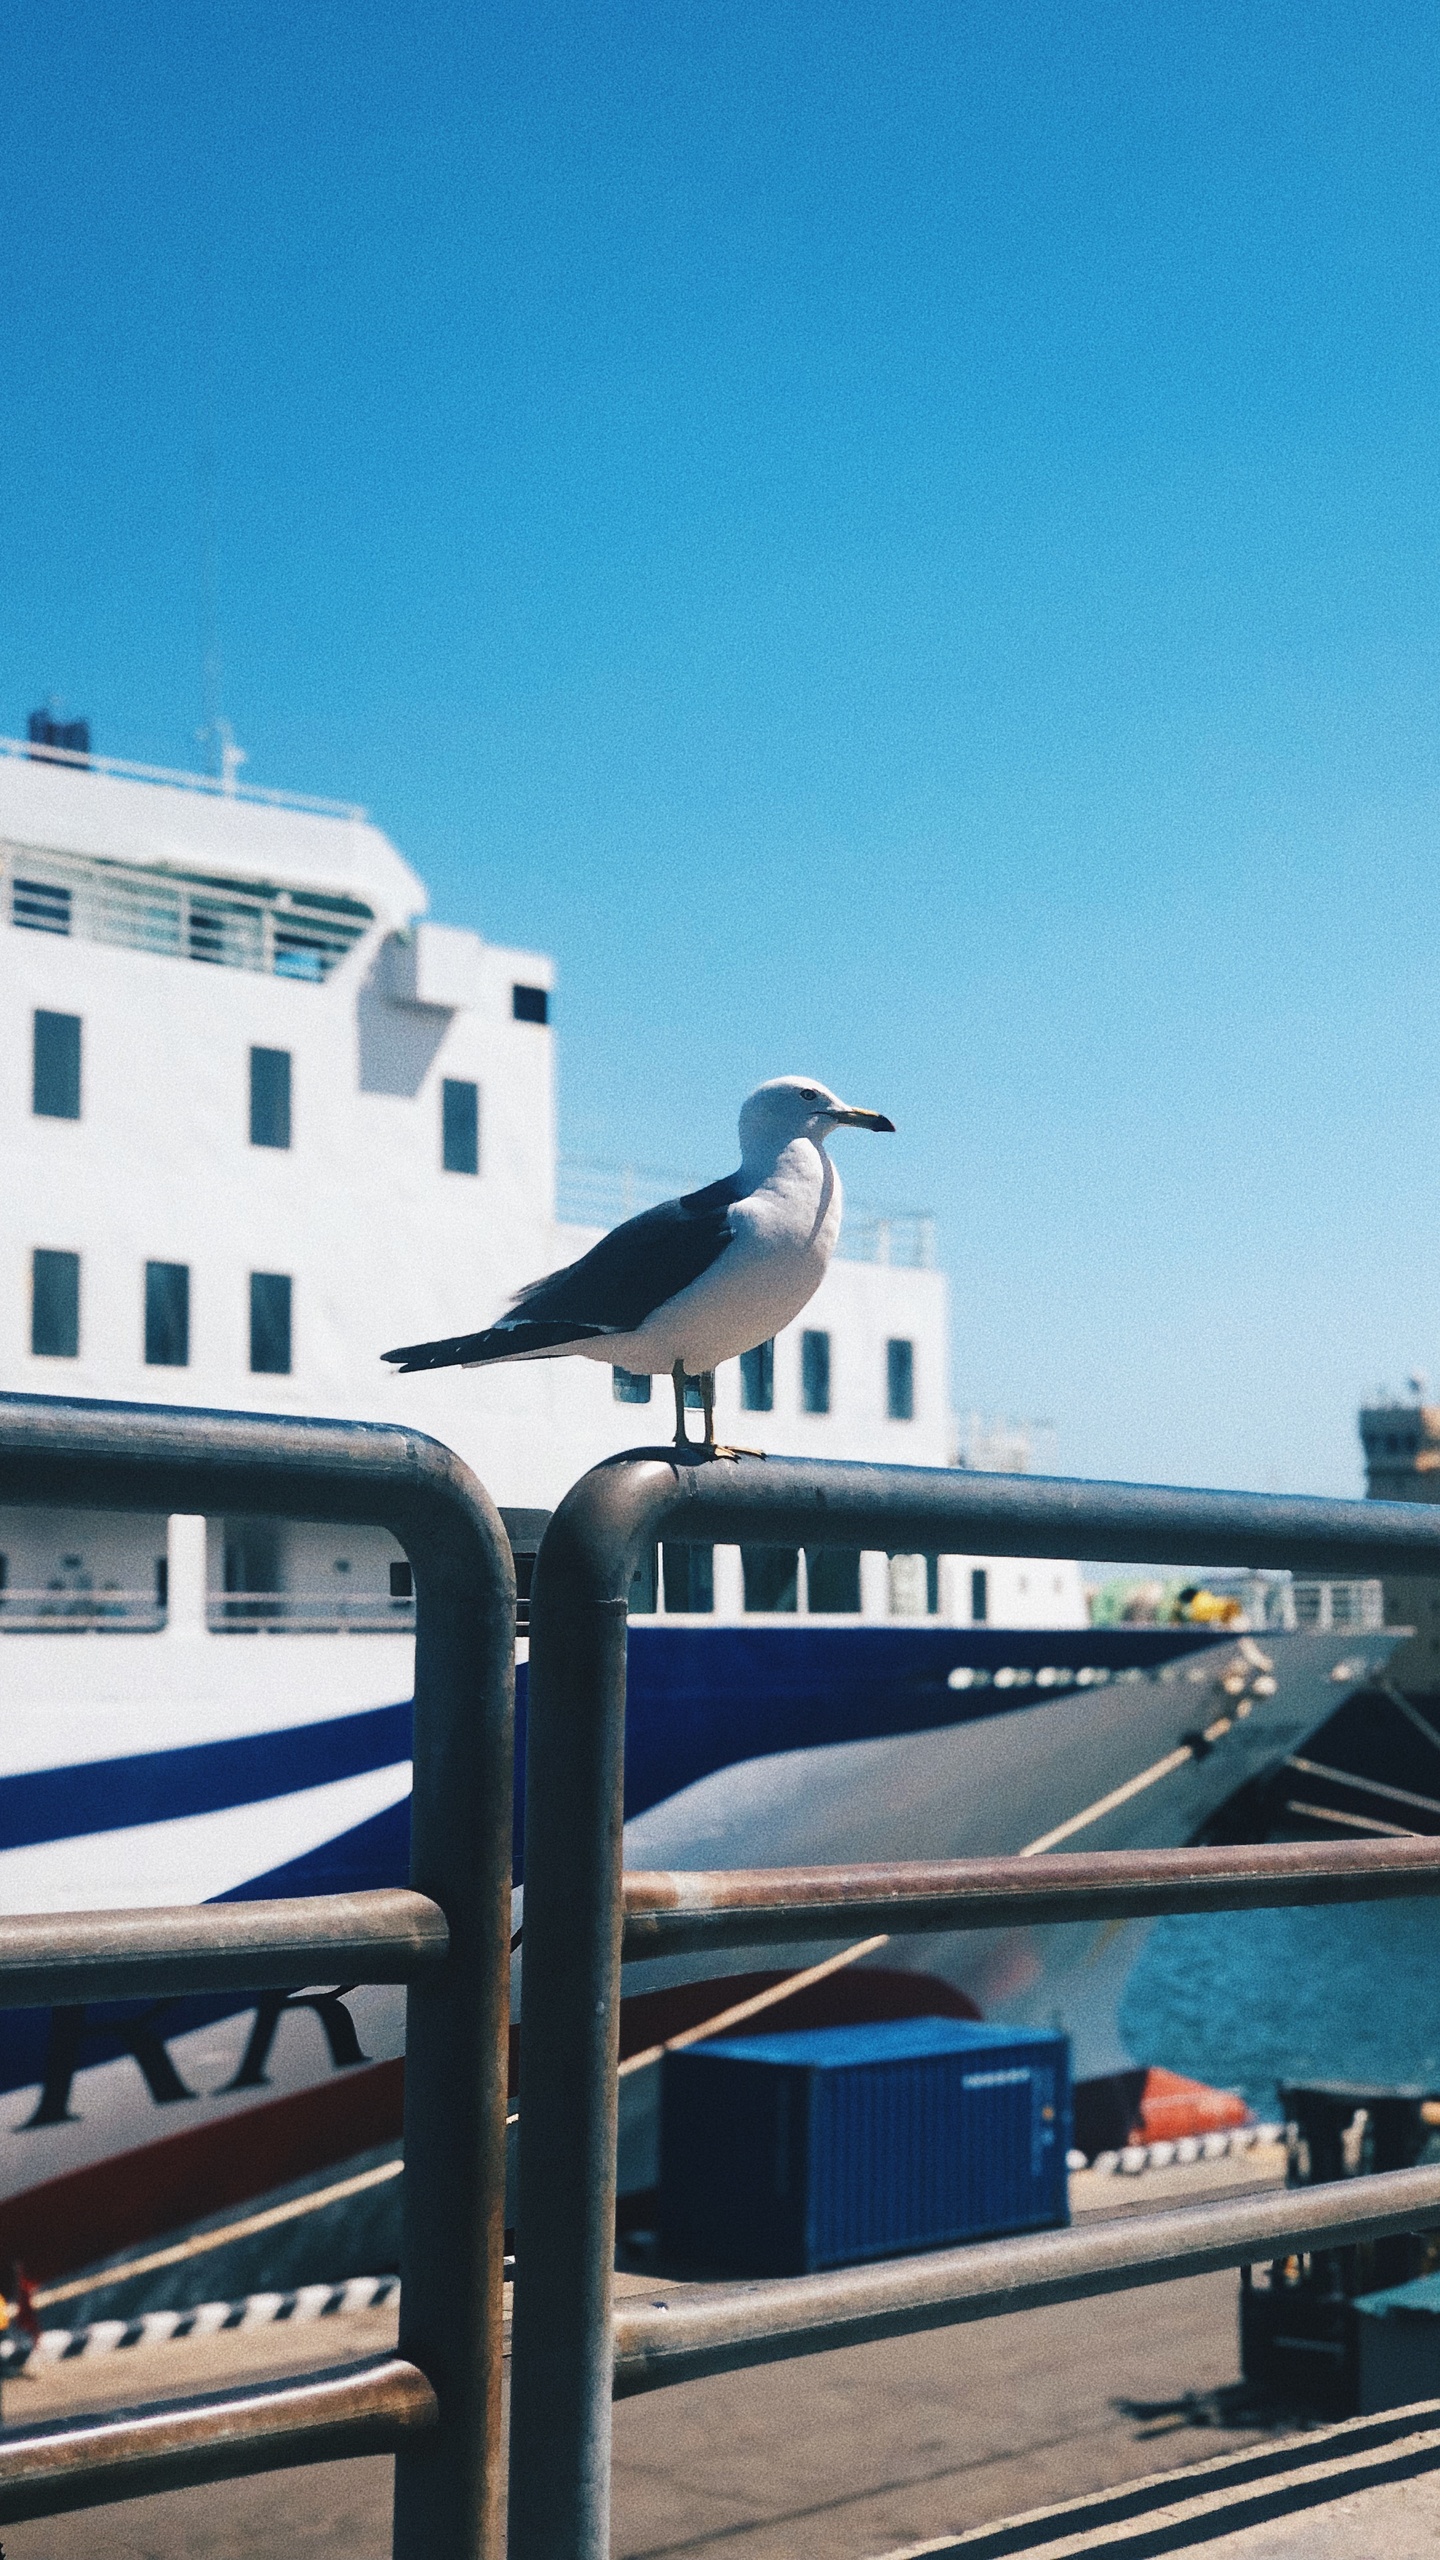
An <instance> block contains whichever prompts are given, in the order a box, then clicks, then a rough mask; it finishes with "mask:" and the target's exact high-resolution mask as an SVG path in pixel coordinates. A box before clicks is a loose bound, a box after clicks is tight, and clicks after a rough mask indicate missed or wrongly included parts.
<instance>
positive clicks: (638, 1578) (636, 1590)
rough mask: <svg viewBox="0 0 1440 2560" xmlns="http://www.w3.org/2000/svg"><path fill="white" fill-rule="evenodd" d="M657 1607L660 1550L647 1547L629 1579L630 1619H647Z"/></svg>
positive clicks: (658, 1599) (658, 1600)
mask: <svg viewBox="0 0 1440 2560" xmlns="http://www.w3.org/2000/svg"><path fill="white" fill-rule="evenodd" d="M659 1605H660V1550H659V1548H658V1547H647V1548H646V1550H645V1553H644V1554H643V1556H642V1557H641V1559H640V1561H639V1563H638V1564H637V1566H636V1567H635V1571H634V1575H633V1576H632V1578H631V1583H630V1614H631V1616H632V1617H642V1618H648V1617H651V1616H653V1614H654V1612H655V1610H656V1609H658V1607H659Z"/></svg>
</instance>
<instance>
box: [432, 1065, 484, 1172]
mask: <svg viewBox="0 0 1440 2560" xmlns="http://www.w3.org/2000/svg"><path fill="white" fill-rule="evenodd" d="M440 1161H441V1163H442V1164H443V1165H444V1168H445V1171H446V1172H447V1173H478V1172H479V1170H480V1087H479V1086H478V1084H464V1083H462V1082H460V1081H459V1080H458V1079H457V1078H456V1077H454V1076H447V1077H446V1079H445V1082H444V1084H443V1085H442V1086H441V1088H440Z"/></svg>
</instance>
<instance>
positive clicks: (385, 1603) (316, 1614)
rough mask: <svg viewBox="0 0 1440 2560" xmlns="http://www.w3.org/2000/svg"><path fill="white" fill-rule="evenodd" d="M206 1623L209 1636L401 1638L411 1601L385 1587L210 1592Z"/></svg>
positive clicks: (409, 1624) (409, 1623) (411, 1615)
mask: <svg viewBox="0 0 1440 2560" xmlns="http://www.w3.org/2000/svg"><path fill="white" fill-rule="evenodd" d="M205 1624H206V1626H207V1627H208V1628H209V1631H210V1633H211V1635H212V1636H236V1635H254V1634H255V1633H257V1632H259V1633H261V1634H264V1633H266V1632H267V1631H275V1632H283V1633H284V1634H286V1635H292V1636H343V1635H385V1636H404V1635H408V1634H409V1633H410V1631H411V1629H412V1628H413V1626H414V1624H415V1603H414V1600H413V1599H409V1598H401V1597H400V1596H399V1595H398V1594H392V1593H390V1592H388V1591H346V1592H335V1591H211V1592H208V1593H207V1594H206V1599H205Z"/></svg>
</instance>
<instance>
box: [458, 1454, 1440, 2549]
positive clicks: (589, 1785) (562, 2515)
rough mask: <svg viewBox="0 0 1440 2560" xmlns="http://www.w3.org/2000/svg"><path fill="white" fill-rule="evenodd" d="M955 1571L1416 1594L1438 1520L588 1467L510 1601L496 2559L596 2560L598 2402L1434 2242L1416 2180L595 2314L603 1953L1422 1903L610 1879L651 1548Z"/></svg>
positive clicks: (1297, 2194) (1356, 1882)
mask: <svg viewBox="0 0 1440 2560" xmlns="http://www.w3.org/2000/svg"><path fill="white" fill-rule="evenodd" d="M667 1538H669V1539H675V1540H693V1541H697V1542H701V1541H704V1540H706V1539H710V1540H721V1541H728V1542H736V1541H739V1540H741V1539H744V1540H745V1541H747V1542H749V1541H760V1542H765V1541H769V1542H774V1543H777V1544H782V1545H793V1546H797V1547H798V1546H802V1545H804V1544H805V1543H806V1542H807V1540H808V1541H816V1540H819V1541H822V1542H826V1543H841V1542H843V1543H849V1544H852V1545H859V1546H862V1547H868V1548H882V1549H883V1548H905V1549H907V1550H908V1549H914V1550H915V1551H917V1552H926V1551H936V1550H938V1551H942V1552H950V1551H953V1552H956V1553H962V1554H968V1555H976V1554H979V1555H983V1554H1002V1555H1032V1556H1040V1557H1045V1556H1056V1555H1076V1554H1078V1555H1081V1556H1085V1557H1087V1558H1094V1559H1096V1560H1101V1559H1104V1560H1115V1561H1123V1560H1125V1559H1126V1558H1129V1557H1133V1556H1136V1555H1146V1556H1154V1557H1162V1558H1163V1557H1170V1558H1174V1559H1175V1560H1176V1561H1178V1562H1184V1563H1185V1564H1187V1565H1190V1566H1192V1567H1193V1566H1196V1565H1217V1564H1220V1565H1234V1564H1236V1563H1237V1562H1244V1563H1248V1564H1250V1565H1253V1566H1256V1567H1263V1566H1271V1567H1280V1568H1282V1569H1286V1570H1289V1571H1290V1572H1292V1573H1297V1574H1305V1575H1324V1576H1335V1575H1340V1576H1355V1577H1361V1578H1365V1577H1371V1576H1375V1575H1379V1574H1382V1573H1408V1574H1437V1573H1440V1507H1436V1508H1435V1509H1429V1508H1427V1507H1422V1506H1419V1505H1413V1504H1408V1503H1378V1502H1363V1503H1362V1502H1332V1501H1324V1500H1319V1499H1315V1498H1310V1497H1301V1496H1297V1497H1289V1496H1282V1495H1259V1494H1254V1495H1252V1494H1225V1493H1192V1492H1185V1491H1181V1490H1178V1489H1172V1488H1169V1487H1164V1486H1144V1485H1106V1484H1081V1483H1071V1482H1066V1481H1063V1480H1046V1479H1044V1478H1037V1477H1024V1476H1022V1477H1012V1478H1003V1477H997V1476H983V1475H965V1474H957V1473H952V1472H948V1471H942V1470H922V1469H911V1468H886V1467H874V1466H841V1465H825V1464H818V1463H808V1464H801V1463H798V1462H794V1461H790V1460H785V1459H778V1460H776V1459H772V1460H769V1461H767V1462H759V1461H755V1460H741V1461H739V1462H737V1463H729V1462H725V1461H712V1462H710V1463H708V1464H706V1463H695V1464H691V1463H687V1462H682V1461H681V1460H680V1459H678V1458H677V1457H676V1456H675V1455H674V1454H672V1453H670V1452H666V1451H654V1452H637V1453H634V1454H632V1455H630V1456H628V1457H621V1458H615V1459H612V1460H610V1461H609V1462H608V1463H607V1464H605V1465H603V1466H600V1467H597V1468H594V1469H592V1470H591V1472H590V1474H588V1475H587V1476H585V1477H583V1478H582V1480H581V1481H580V1483H579V1484H578V1485H576V1486H575V1487H574V1488H573V1490H572V1491H571V1492H570V1494H569V1495H567V1497H566V1499H565V1501H564V1502H563V1503H562V1504H561V1506H560V1508H559V1510H558V1511H557V1512H556V1513H555V1515H554V1518H553V1519H552V1521H551V1523H550V1526H549V1528H548V1530H547V1531H546V1534H545V1537H544V1539H543V1541H542V1543H541V1547H540V1552H539V1557H538V1560H537V1564H536V1570H535V1579H534V1585H533V1591H532V1600H531V1649H530V1675H529V1678H530V1688H529V1710H528V1745H527V1779H526V1828H525V1876H526V1885H525V1914H524V1973H525V1983H524V2040H523V2076H522V2094H521V2107H520V2126H519V2225H518V2232H517V2241H516V2267H517V2282H516V2292H515V2314H514V2337H513V2365H512V2386H511V2438H510V2445H511V2459H510V2540H509V2550H510V2555H511V2560H604V2555H605V2554H606V2552H607V2551H608V2548H609V2483H610V2409H611V2400H612V2396H613V2395H614V2393H615V2392H616V2391H620V2392H630V2391H636V2390H653V2389H655V2388H657V2387H660V2386H662V2385H664V2384H668V2383H672V2382H680V2381H684V2380H688V2379H691V2378H693V2377H694V2376H696V2375H699V2374H703V2373H715V2372H720V2371H725V2370H728V2369H731V2368H733V2367H735V2366H738V2365H745V2364H755V2363H762V2362H766V2361H770V2360H773V2359H776V2358H779V2357H785V2356H790V2355H796V2354H805V2353H813V2352H816V2351H818V2350H821V2349H826V2348H831V2347H838V2346H845V2345H851V2344H855V2343H857V2342H859V2341H861V2340H863V2339H867V2338H877V2337H882V2336H887V2335H896V2334H900V2333H902V2332H904V2331H907V2330H914V2329H920V2328H928V2327H932V2326H937V2325H940V2324H942V2323H945V2322H950V2321H957V2320H965V2319H974V2318H980V2317H986V2316H989V2315H991V2314H994V2313H996V2312H1002V2311H1011V2310H1019V2309H1022V2308H1025V2307H1027V2306H1031V2305H1034V2304H1038V2303H1042V2302H1054V2301H1063V2300H1071V2299H1075V2298H1077V2297H1080V2296H1083V2295H1087V2294H1092V2293H1100V2292H1107V2291H1111V2290H1115V2289H1117V2288H1120V2287H1123V2286H1128V2285H1136V2284H1146V2283H1159V2282H1165V2281H1169V2280H1170V2279H1171V2278H1173V2277H1175V2276H1178V2275H1185V2274H1198V2273H1200V2272H1202V2271H1204V2270H1207V2269H1214V2268H1219V2267H1229V2266H1239V2265H1244V2264H1247V2263H1249V2262H1250V2261H1251V2260H1253V2259H1259V2258H1263V2257H1268V2256H1274V2255H1278V2254H1282V2253H1284V2252H1286V2251H1289V2250H1291V2249H1295V2248H1302V2249H1303V2248H1306V2247H1309V2246H1311V2245H1314V2244H1316V2243H1318V2242H1320V2241H1322V2240H1323V2241H1325V2242H1326V2243H1327V2244H1329V2245H1331V2246H1339V2245H1348V2244H1349V2243H1351V2242H1353V2241H1356V2240H1359V2239H1362V2238H1378V2237H1380V2236H1383V2235H1385V2234H1388V2233H1392V2232H1396V2231H1403V2230H1414V2229H1417V2228H1419V2229H1429V2228H1433V2227H1436V2226H1440V2168H1423V2169H1410V2170H1403V2171H1396V2172H1393V2173H1390V2174H1387V2175H1384V2176H1372V2177H1369V2178H1366V2179H1364V2180H1360V2181H1357V2180H1353V2179H1352V2180H1346V2181H1345V2183H1344V2186H1343V2188H1336V2187H1333V2186H1332V2187H1323V2186H1320V2187H1310V2188H1307V2189H1303V2190H1292V2191H1287V2192H1285V2193H1283V2194H1281V2195H1278V2196H1276V2195H1265V2196H1259V2197H1247V2198H1245V2199H1243V2200H1241V2201H1239V2202H1234V2203H1231V2202H1222V2203H1217V2204H1209V2205H1200V2206H1195V2207H1191V2208H1188V2209H1186V2210H1184V2211H1181V2212H1174V2211H1172V2212H1167V2213H1165V2214H1164V2215H1163V2217H1154V2216H1143V2217H1139V2218H1136V2219H1134V2220H1130V2219H1125V2220H1123V2221H1117V2222H1113V2223H1109V2224H1105V2225H1101V2226H1100V2227H1098V2228H1095V2227H1092V2228H1090V2229H1088V2230H1082V2231H1070V2230H1062V2231H1047V2232H1041V2233H1038V2234H1032V2235H1030V2236H1027V2237H1025V2238H1023V2239H1016V2240H1009V2241H1001V2242H994V2243H989V2244H986V2245H983V2246H980V2247H973V2246H972V2247H967V2248H962V2249H950V2250H941V2251H937V2252H935V2253H933V2254H927V2255H925V2256H923V2257H908V2258H899V2259H895V2260H891V2261H888V2262H882V2263H880V2264H872V2265H866V2266H861V2267H846V2268H841V2269H838V2270H836V2271H833V2272H829V2273H826V2274H822V2275H812V2276H798V2277H790V2278H786V2279H783V2280H776V2281H767V2282H764V2283H759V2284H744V2285H717V2286H715V2287H713V2288H712V2287H706V2288H703V2289H702V2288H699V2287H697V2288H694V2289H693V2291H690V2292H687V2294H686V2295H685V2296H683V2297H681V2298H678V2299H671V2300H669V2301H667V2302H666V2303H665V2304H664V2305H663V2306H661V2305H653V2304H651V2305H645V2304H641V2305H634V2304H627V2305H626V2306H625V2307H624V2309H623V2310H622V2311H621V2312H620V2314H619V2315H618V2316H616V2314H615V2311H614V2305H613V2300H612V2293H613V2280H612V2279H613V2264H614V2242H615V2219H614V2216H615V2165H616V2121H617V2113H616V2091H617V2083H616V2068H617V2056H618V2041H619V2000H620V1977H621V1965H622V1962H623V1960H624V1958H625V1957H626V1956H627V1955H628V1956H636V1957H638V1956H641V1955H653V1954H655V1953H657V1952H658V1951H659V1950H660V1948H661V1946H662V1944H663V1946H664V1948H665V1950H666V1951H667V1952H669V1951H672V1950H678V1949H679V1948H680V1947H681V1946H682V1945H683V1946H685V1947H686V1948H690V1949H693V1948H695V1947H714V1948H716V1949H717V1950H718V1949H720V1948H721V1947H728V1946H736V1945H743V1944H753V1943H764V1942H766V1941H769V1942H771V1943H772V1944H773V1942H774V1941H775V1939H776V1937H777V1935H779V1936H780V1937H781V1938H782V1939H783V1941H785V1942H791V1941H794V1940H797V1939H803V1938H807V1937H809V1938H818V1939H821V1940H824V1939H827V1938H828V1939H831V1940H835V1939H837V1938H839V1937H843V1936H845V1935H849V1936H851V1937H854V1936H858V1935H859V1934H861V1933H862V1932H866V1931H868V1930H869V1929H871V1928H873V1927H874V1926H875V1925H876V1923H877V1922H879V1923H880V1925H882V1926H884V1927H885V1928H886V1929H895V1928H900V1929H903V1930H905V1931H912V1930H916V1929H925V1928H944V1929H955V1928H964V1927H971V1928H987V1927H993V1926H995V1925H997V1924H998V1923H1000V1922H1002V1921H1003V1922H1005V1923H1006V1924H1010V1923H1013V1922H1016V1921H1019V1920H1025V1921H1038V1920H1046V1921H1073V1920H1076V1919H1090V1918H1100V1917H1116V1916H1124V1915H1130V1916H1133V1915H1136V1914H1140V1913H1144V1914H1147V1915H1148V1914H1152V1913H1157V1912H1165V1911H1182V1910H1192V1911H1193V1910H1206V1909H1216V1908H1220V1909H1236V1908H1242V1907H1247V1906H1250V1905H1254V1904H1258V1903H1292V1904H1293V1903H1321V1902H1337V1901H1350V1900H1373V1899H1378V1898H1383V1897H1386V1896H1390V1895H1396V1894H1425V1895H1440V1842H1437V1841H1435V1840H1430V1839H1421V1840H1394V1841H1390V1840H1386V1841H1379V1842H1375V1843H1370V1842H1365V1843H1363V1844H1350V1843H1345V1844H1342V1845H1340V1846H1338V1847H1336V1846H1331V1845H1329V1844H1324V1845H1321V1846H1310V1845H1308V1844H1301V1845H1294V1844H1286V1845H1282V1846H1279V1847H1260V1848H1249V1849H1240V1850H1211V1851H1192V1850H1170V1851H1155V1852H1126V1851H1118V1852H1111V1853H1108V1854H1106V1853H1099V1854H1094V1855H1091V1856H1087V1857H1067V1858H1064V1859H1061V1858H1058V1857H1054V1856H1048V1855H1047V1856H1046V1857H1045V1858H1044V1859H1043V1860H1040V1861H1036V1860H1030V1859H1024V1860H1021V1859H1003V1860H981V1861H967V1862H964V1863H963V1864H961V1863H956V1864H950V1865H943V1866H940V1867H925V1868H918V1867H890V1868H884V1869H869V1870H867V1869H863V1868H862V1869H851V1870H848V1871H836V1870H825V1869H818V1870H815V1869H812V1870H773V1871H766V1872H763V1873H761V1874H759V1875H750V1876H721V1877H716V1876H701V1875H694V1874H687V1875H676V1876H666V1877H658V1878H657V1877H640V1876H636V1877H631V1878H629V1879H626V1878H624V1877H623V1875H622V1869H621V1857H622V1849H621V1842H622V1824H623V1803H624V1796H623V1783H624V1735H625V1656H626V1614H627V1594H628V1592H629V1590H630V1587H631V1582H632V1578H633V1575H634V1573H635V1569H636V1566H637V1563H638V1562H639V1560H640V1559H641V1557H642V1556H643V1555H644V1554H645V1553H646V1552H647V1551H648V1550H649V1548H651V1547H652V1546H653V1545H654V1544H655V1543H656V1542H657V1540H662V1539H667Z"/></svg>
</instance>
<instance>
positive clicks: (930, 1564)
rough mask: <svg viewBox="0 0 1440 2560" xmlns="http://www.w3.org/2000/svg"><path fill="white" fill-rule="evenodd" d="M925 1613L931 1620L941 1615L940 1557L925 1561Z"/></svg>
mask: <svg viewBox="0 0 1440 2560" xmlns="http://www.w3.org/2000/svg"><path fill="white" fill-rule="evenodd" d="M925 1613H926V1616H927V1617H931V1618H938V1617H939V1615H940V1559H939V1557H938V1556H927V1557H926V1559H925Z"/></svg>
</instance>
